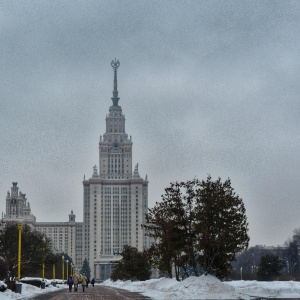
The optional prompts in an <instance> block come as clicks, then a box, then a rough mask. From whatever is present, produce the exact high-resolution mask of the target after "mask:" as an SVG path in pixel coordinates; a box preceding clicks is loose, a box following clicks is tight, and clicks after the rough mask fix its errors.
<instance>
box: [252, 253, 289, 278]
mask: <svg viewBox="0 0 300 300" xmlns="http://www.w3.org/2000/svg"><path fill="white" fill-rule="evenodd" d="M283 267H284V262H283V261H282V260H281V259H280V258H279V257H278V256H277V255H271V254H270V255H265V256H262V258H261V261H260V264H259V267H258V272H257V276H258V279H259V280H263V281H271V280H274V279H276V277H278V276H279V275H280V271H281V270H282V269H283Z"/></svg>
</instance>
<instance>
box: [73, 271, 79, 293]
mask: <svg viewBox="0 0 300 300" xmlns="http://www.w3.org/2000/svg"><path fill="white" fill-rule="evenodd" d="M78 283H79V278H78V275H77V274H74V275H73V284H74V292H77V290H78Z"/></svg>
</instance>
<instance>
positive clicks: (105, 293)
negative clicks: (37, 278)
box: [31, 284, 151, 300]
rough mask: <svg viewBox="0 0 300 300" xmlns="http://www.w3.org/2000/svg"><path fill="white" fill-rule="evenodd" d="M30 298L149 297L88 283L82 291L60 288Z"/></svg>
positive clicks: (105, 299)
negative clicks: (93, 285)
mask: <svg viewBox="0 0 300 300" xmlns="http://www.w3.org/2000/svg"><path fill="white" fill-rule="evenodd" d="M31 299H34V300H146V299H151V298H149V297H146V296H143V295H141V294H139V293H135V292H129V291H126V290H121V289H116V288H112V287H108V286H104V285H101V284H100V285H95V287H92V286H91V285H89V287H88V288H86V289H85V292H82V288H81V286H80V287H79V288H78V292H73V291H72V292H69V289H68V288H67V287H66V288H62V289H59V291H57V292H52V293H47V294H40V295H38V296H35V297H33V298H31Z"/></svg>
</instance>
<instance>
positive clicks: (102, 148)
mask: <svg viewBox="0 0 300 300" xmlns="http://www.w3.org/2000/svg"><path fill="white" fill-rule="evenodd" d="M111 65H112V67H113V69H114V90H113V97H112V98H111V99H112V102H113V105H112V106H110V108H109V113H108V114H107V115H106V131H105V133H104V134H103V138H102V136H100V141H99V172H98V167H97V166H94V167H93V174H92V177H91V178H89V179H87V180H86V179H85V178H84V181H83V222H75V215H74V214H73V211H71V214H70V215H69V221H68V222H36V218H35V216H34V215H32V214H31V208H30V205H29V202H27V199H26V197H25V196H26V195H25V194H22V193H21V191H20V192H18V189H19V188H18V187H17V182H13V186H12V188H11V193H9V192H8V193H7V197H6V214H5V215H2V220H3V221H4V222H7V221H15V222H19V223H25V224H28V225H29V226H31V227H33V228H35V229H36V230H38V231H40V232H42V233H44V234H45V235H46V236H47V237H49V238H51V239H52V242H53V250H54V251H56V252H57V253H61V252H66V253H68V255H69V256H70V257H72V259H73V262H74V263H75V267H76V268H79V269H80V268H81V267H82V262H83V260H84V259H87V260H88V262H89V265H90V268H91V276H92V277H94V278H95V279H96V280H98V281H100V280H105V279H107V278H109V277H110V274H111V266H112V264H111V262H112V261H116V260H119V259H120V258H121V256H120V255H119V254H120V252H121V251H122V250H123V246H124V245H130V246H132V247H136V248H138V250H139V251H142V250H144V249H145V248H148V246H149V241H148V238H147V237H145V234H144V230H143V229H142V228H141V224H144V223H145V214H146V213H147V211H148V178H147V175H146V177H145V179H143V178H142V177H141V176H140V174H139V169H138V164H136V165H135V168H134V170H133V168H132V160H133V158H132V145H133V143H132V138H131V137H128V135H127V133H126V131H125V116H124V114H123V113H122V108H121V106H119V104H118V102H119V97H118V90H117V69H118V67H119V65H120V63H119V61H117V60H114V61H112V63H111Z"/></svg>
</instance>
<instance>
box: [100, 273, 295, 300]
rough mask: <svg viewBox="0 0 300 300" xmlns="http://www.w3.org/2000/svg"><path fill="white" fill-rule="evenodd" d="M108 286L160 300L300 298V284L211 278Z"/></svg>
mask: <svg viewBox="0 0 300 300" xmlns="http://www.w3.org/2000/svg"><path fill="white" fill-rule="evenodd" d="M103 284H104V285H108V286H114V287H117V288H122V289H127V290H130V291H135V292H141V293H143V295H145V296H149V297H152V298H153V299H157V300H170V299H172V300H176V299H178V300H180V299H182V300H183V299H245V300H249V299H253V298H255V297H261V298H267V297H272V298H300V282H295V281H271V282H264V281H243V280H239V281H229V282H221V281H220V280H218V279H217V278H215V277H213V276H211V275H207V276H205V275H202V276H200V277H193V276H191V277H189V278H187V279H185V280H184V281H182V282H177V281H176V280H175V279H168V278H160V279H150V280H147V281H139V282H131V281H125V282H123V281H116V282H112V281H110V280H107V281H105V282H104V283H103Z"/></svg>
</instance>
